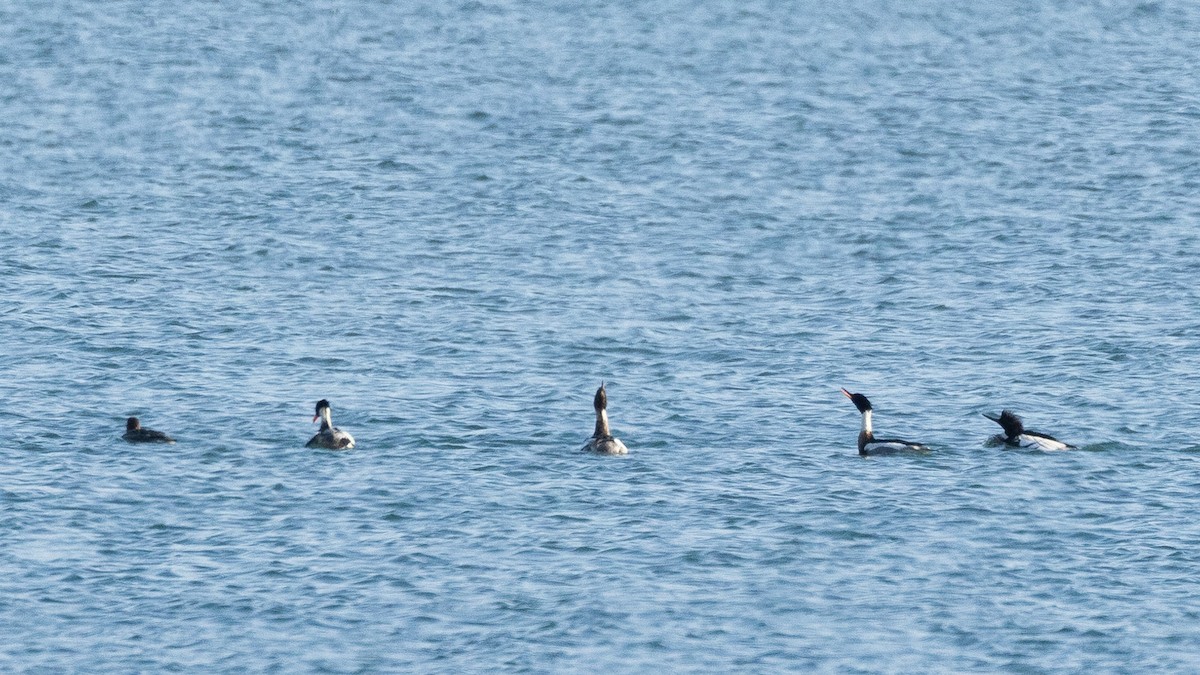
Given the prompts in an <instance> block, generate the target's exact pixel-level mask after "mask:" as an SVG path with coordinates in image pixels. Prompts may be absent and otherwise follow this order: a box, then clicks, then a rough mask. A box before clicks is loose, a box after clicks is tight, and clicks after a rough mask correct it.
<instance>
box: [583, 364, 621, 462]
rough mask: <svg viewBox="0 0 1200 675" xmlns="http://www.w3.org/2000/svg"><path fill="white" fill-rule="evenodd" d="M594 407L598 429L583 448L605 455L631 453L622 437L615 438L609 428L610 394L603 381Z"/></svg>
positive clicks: (593, 400)
mask: <svg viewBox="0 0 1200 675" xmlns="http://www.w3.org/2000/svg"><path fill="white" fill-rule="evenodd" d="M592 407H593V408H595V409H596V431H595V433H593V434H592V437H591V439H589V440H588V442H587V444H585V445H584V446H583V449H584V450H590V451H591V452H598V453H600V454H604V455H626V454H629V448H627V447H625V444H624V443H622V442H621V441H620V439H618V438H614V437H613V435H612V431H611V430H609V428H608V394H606V393H605V391H604V383H603V382H601V383H600V388H599V389H597V390H596V397H595V398H593V399H592Z"/></svg>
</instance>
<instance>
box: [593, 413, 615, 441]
mask: <svg viewBox="0 0 1200 675" xmlns="http://www.w3.org/2000/svg"><path fill="white" fill-rule="evenodd" d="M611 435H612V433H611V432H610V431H609V429H608V411H607V410H605V409H604V408H601V409H599V410H597V411H596V433H594V434H592V436H593V437H595V438H601V437H603V436H611Z"/></svg>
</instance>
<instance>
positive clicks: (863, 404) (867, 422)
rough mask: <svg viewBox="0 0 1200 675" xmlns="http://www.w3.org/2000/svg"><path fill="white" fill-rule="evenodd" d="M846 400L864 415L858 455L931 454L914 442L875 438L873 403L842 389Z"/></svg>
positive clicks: (925, 447)
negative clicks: (872, 415) (872, 416)
mask: <svg viewBox="0 0 1200 675" xmlns="http://www.w3.org/2000/svg"><path fill="white" fill-rule="evenodd" d="M842 393H843V394H845V395H846V398H848V399H850V400H851V401H852V402H853V403H854V407H856V408H858V412H860V413H862V431H860V432H858V454H860V455H863V456H864V457H865V456H867V455H895V454H897V453H902V452H929V449H930V448H929V446H927V445H922V444H920V443H913V442H912V441H902V440H900V439H899V438H875V434H874V432H873V431H872V430H871V410H872V408H871V402H870V401H869V400H867V397H866V396H863V395H862V394H851V393H850V392H848V391H846V390H845V389H842Z"/></svg>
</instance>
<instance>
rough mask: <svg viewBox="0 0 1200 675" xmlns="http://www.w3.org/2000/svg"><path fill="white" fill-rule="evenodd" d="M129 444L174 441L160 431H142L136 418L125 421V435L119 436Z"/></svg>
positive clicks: (140, 424)
mask: <svg viewBox="0 0 1200 675" xmlns="http://www.w3.org/2000/svg"><path fill="white" fill-rule="evenodd" d="M121 438H124V439H125V440H127V441H129V442H130V443H174V442H175V439H174V438H171V437H170V436H168V435H166V434H164V433H163V432H161V431H155V430H153V429H143V428H142V423H141V421H140V420H138V418H136V417H130V418H129V419H127V420H125V435H124V436H121Z"/></svg>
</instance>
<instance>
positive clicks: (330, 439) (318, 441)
mask: <svg viewBox="0 0 1200 675" xmlns="http://www.w3.org/2000/svg"><path fill="white" fill-rule="evenodd" d="M317 420H321V430H320V431H318V432H317V435H316V436H313V437H312V438H310V439H309V441H308V443H306V444H305V446H304V447H306V448H328V449H330V450H349V449H350V448H353V447H354V437H353V436H351V435H350V434H348V433H346V432H345V431H342V430H341V429H339V428H337V427H335V426H333V422H332V421H330V416H329V401H327V400H325V399H321V400H320V401H317V414H315V415H313V418H312V421H314V422H316V421H317Z"/></svg>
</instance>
